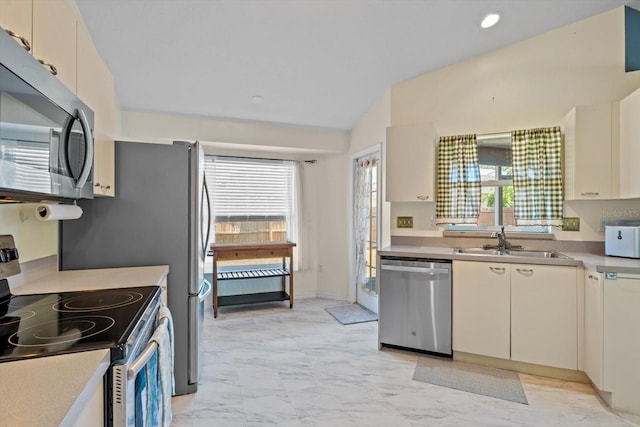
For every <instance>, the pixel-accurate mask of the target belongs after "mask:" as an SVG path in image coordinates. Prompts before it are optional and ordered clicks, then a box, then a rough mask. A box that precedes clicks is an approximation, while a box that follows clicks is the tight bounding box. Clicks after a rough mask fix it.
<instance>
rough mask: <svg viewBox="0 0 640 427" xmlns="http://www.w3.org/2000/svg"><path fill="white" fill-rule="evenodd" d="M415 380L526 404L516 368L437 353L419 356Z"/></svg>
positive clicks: (414, 375)
mask: <svg viewBox="0 0 640 427" xmlns="http://www.w3.org/2000/svg"><path fill="white" fill-rule="evenodd" d="M413 379H414V380H415V381H422V382H424V383H430V384H435V385H439V386H442V387H449V388H454V389H456V390H462V391H467V392H469V393H475V394H483V395H485V396H490V397H496V398H498V399H503V400H510V401H512V402H517V403H522V404H525V405H528V404H529V403H528V402H527V396H525V394H524V390H523V389H522V384H521V383H520V377H519V376H518V374H517V373H516V372H512V371H506V370H504V369H496V368H489V367H486V366H480V365H474V364H471V363H464V362H457V361H455V360H451V359H444V358H439V357H428V356H420V357H418V363H417V364H416V370H415V372H414V373H413Z"/></svg>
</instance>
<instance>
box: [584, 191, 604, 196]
mask: <svg viewBox="0 0 640 427" xmlns="http://www.w3.org/2000/svg"><path fill="white" fill-rule="evenodd" d="M580 194H581V195H582V196H597V195H599V194H600V193H598V192H597V191H585V192H584V193H580Z"/></svg>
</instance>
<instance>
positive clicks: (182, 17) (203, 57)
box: [76, 0, 640, 130]
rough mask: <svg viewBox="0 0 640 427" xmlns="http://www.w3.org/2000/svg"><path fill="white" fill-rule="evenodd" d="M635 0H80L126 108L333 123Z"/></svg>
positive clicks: (343, 125) (345, 123) (346, 124)
mask: <svg viewBox="0 0 640 427" xmlns="http://www.w3.org/2000/svg"><path fill="white" fill-rule="evenodd" d="M639 2H640V0H632V1H630V0H129V1H125V0H76V3H77V5H78V8H79V10H80V13H81V14H82V16H83V18H84V21H85V23H86V25H87V28H88V30H89V32H90V33H91V36H92V38H93V40H94V43H95V45H96V47H97V49H98V51H99V52H100V54H101V55H102V57H103V58H104V60H105V61H106V63H107V65H108V66H109V68H110V69H111V71H112V72H113V74H114V77H115V81H116V91H117V95H118V98H119V99H120V102H121V104H122V107H123V109H124V110H131V111H151V112H165V113H175V114H183V115H193V116H200V117H212V118H224V119H240V120H252V121H261V122H273V123H280V124H289V125H299V126H305V127H321V128H330V129H337V130H349V129H351V128H352V127H353V126H354V125H355V124H356V123H357V121H358V119H359V118H360V117H361V116H362V115H363V114H364V113H365V112H366V111H367V109H368V108H369V107H370V106H371V105H372V104H373V103H374V102H375V101H376V100H377V99H379V98H380V97H381V96H382V94H383V93H384V91H385V90H386V89H387V88H388V87H390V86H391V85H393V84H396V83H399V82H401V81H404V80H406V79H409V78H411V77H415V76H417V75H420V74H423V73H425V72H429V71H432V70H436V69H439V68H442V67H445V66H447V65H450V64H452V63H455V62H459V61H461V60H464V59H467V58H470V57H473V56H476V55H478V54H481V53H484V52H488V51H491V50H494V49H496V48H499V47H502V46H506V45H508V44H511V43H514V42H517V41H520V40H524V39H527V38H530V37H532V36H535V35H537V34H541V33H543V32H546V31H548V30H551V29H554V28H558V27H561V26H564V25H566V24H569V23H573V22H576V21H579V20H581V19H584V18H587V17H589V16H593V15H596V14H599V13H601V12H604V11H607V10H610V9H613V8H616V7H619V6H621V5H624V4H632V5H633V6H634V7H636V8H638V7H637V6H638V3H639ZM493 11H499V12H500V13H501V14H502V20H501V21H500V23H498V25H497V26H495V27H493V28H490V29H487V30H483V29H481V28H480V25H479V24H480V21H481V20H482V18H483V17H484V16H485V15H486V14H487V13H490V12H493ZM523 54H526V53H525V52H523ZM254 96H260V97H262V99H263V102H262V103H254V102H252V97H254Z"/></svg>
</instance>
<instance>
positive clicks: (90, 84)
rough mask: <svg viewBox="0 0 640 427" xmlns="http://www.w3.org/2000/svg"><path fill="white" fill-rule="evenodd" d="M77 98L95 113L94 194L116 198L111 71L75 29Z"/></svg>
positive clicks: (82, 30) (80, 32)
mask: <svg viewBox="0 0 640 427" xmlns="http://www.w3.org/2000/svg"><path fill="white" fill-rule="evenodd" d="M77 87H78V90H77V93H78V97H79V98H80V99H82V101H83V102H85V103H86V104H87V105H88V106H89V107H90V108H91V109H92V110H93V111H94V113H95V126H94V141H95V155H94V169H93V182H94V189H93V193H94V195H96V196H111V197H113V196H114V195H115V192H114V191H115V185H114V184H115V180H114V143H113V140H114V136H115V127H116V99H115V85H114V81H113V76H112V75H111V71H109V68H108V67H107V65H106V64H105V63H104V61H103V60H102V58H101V57H100V55H99V54H98V51H97V50H96V48H95V46H94V45H93V42H92V41H91V37H90V36H89V34H87V32H86V31H85V30H84V29H83V28H81V27H78V84H77Z"/></svg>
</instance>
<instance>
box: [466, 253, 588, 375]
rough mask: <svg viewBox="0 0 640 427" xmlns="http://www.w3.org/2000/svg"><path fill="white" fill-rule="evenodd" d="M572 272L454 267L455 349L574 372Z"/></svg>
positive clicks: (571, 269)
mask: <svg viewBox="0 0 640 427" xmlns="http://www.w3.org/2000/svg"><path fill="white" fill-rule="evenodd" d="M577 326H578V323H577V269H576V268H575V267H565V266H549V265H531V264H508V263H491V262H472V261H454V263H453V349H454V350H456V351H462V352H466V353H473V354H479V355H484V356H491V357H498V358H502V359H511V360H514V361H519V362H526V363H534V364H538V365H545V366H553V367H557V368H565V369H572V370H576V369H577V368H578V328H577Z"/></svg>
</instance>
